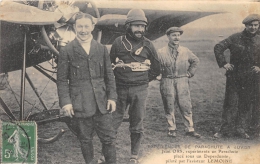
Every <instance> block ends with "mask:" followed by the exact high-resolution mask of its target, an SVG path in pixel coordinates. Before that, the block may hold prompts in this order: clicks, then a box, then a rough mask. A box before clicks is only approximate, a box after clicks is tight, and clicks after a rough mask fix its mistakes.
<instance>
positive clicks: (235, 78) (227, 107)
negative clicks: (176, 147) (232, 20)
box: [214, 14, 260, 139]
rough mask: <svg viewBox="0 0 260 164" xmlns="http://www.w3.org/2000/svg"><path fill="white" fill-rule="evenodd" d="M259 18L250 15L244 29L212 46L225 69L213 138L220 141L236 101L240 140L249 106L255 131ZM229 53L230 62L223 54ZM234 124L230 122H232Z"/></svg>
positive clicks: (257, 115)
mask: <svg viewBox="0 0 260 164" xmlns="http://www.w3.org/2000/svg"><path fill="white" fill-rule="evenodd" d="M259 21H260V15H258V14H251V15H249V16H247V17H246V18H245V19H244V20H243V22H242V23H243V24H245V29H244V30H243V31H242V32H239V33H236V34H233V35H231V36H230V37H228V38H227V39H225V40H223V41H221V42H220V43H218V44H217V45H216V46H215V47H214V52H215V56H216V59H217V62H218V65H219V67H220V68H222V67H223V68H225V69H226V70H227V72H226V76H227V82H226V94H225V101H224V106H223V107H224V109H223V113H222V125H221V127H220V130H219V132H217V133H216V134H215V135H214V137H215V138H220V137H221V136H222V135H223V134H225V133H226V131H227V130H226V127H228V126H229V125H230V124H231V123H232V120H230V119H232V116H231V115H230V114H231V113H232V112H234V111H232V110H235V108H236V106H235V105H236V104H237V101H238V113H237V115H238V116H237V117H236V118H235V123H236V126H237V127H236V131H237V133H238V134H239V135H240V136H241V137H243V138H247V139H248V138H249V135H248V134H247V132H246V130H245V128H246V119H247V115H248V113H249V111H250V108H251V107H252V120H251V126H252V128H253V129H255V130H257V129H258V130H259V115H260V113H259V112H260V111H259V102H260V101H259V93H260V92H259V82H260V78H259V73H260V68H259V67H260V36H259V35H257V31H258V28H259ZM227 49H229V50H230V62H227V60H226V58H225V56H224V51H225V50H227ZM233 122H234V121H233ZM229 130H230V129H229Z"/></svg>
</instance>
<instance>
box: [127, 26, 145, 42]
mask: <svg viewBox="0 0 260 164" xmlns="http://www.w3.org/2000/svg"><path fill="white" fill-rule="evenodd" d="M127 33H128V34H129V35H130V36H131V37H132V38H134V39H135V40H143V38H144V32H143V31H135V32H133V31H132V30H131V28H128V29H127ZM135 34H141V37H140V38H139V37H137V36H136V35H135Z"/></svg>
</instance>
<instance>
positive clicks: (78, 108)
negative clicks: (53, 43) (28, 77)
mask: <svg viewBox="0 0 260 164" xmlns="http://www.w3.org/2000/svg"><path fill="white" fill-rule="evenodd" d="M74 28H75V31H76V38H75V39H74V40H73V41H72V42H70V43H69V44H68V45H66V46H65V47H64V48H63V49H62V51H61V53H60V55H59V60H58V73H57V87H58V95H59V102H60V106H61V108H62V110H63V111H64V112H65V115H67V116H70V117H72V118H73V120H74V121H75V122H76V124H77V127H78V129H79V132H78V134H77V137H78V139H79V141H80V143H81V150H82V154H83V157H84V159H85V161H86V163H87V164H90V163H91V164H92V163H93V158H94V157H93V144H92V136H93V132H94V130H96V133H97V135H98V137H99V138H100V141H101V143H102V153H103V154H104V157H105V160H106V163H107V164H116V150H115V139H116V132H115V130H114V128H113V126H112V114H111V113H112V112H113V111H115V109H116V103H115V101H116V99H117V94H116V86H115V79H114V74H113V71H112V66H111V61H110V57H109V55H108V52H107V49H106V47H105V46H104V45H102V44H100V43H98V42H96V41H95V40H93V37H92V34H91V32H92V31H93V29H94V21H93V18H92V16H91V15H89V14H83V13H79V14H78V15H76V17H75V24H74Z"/></svg>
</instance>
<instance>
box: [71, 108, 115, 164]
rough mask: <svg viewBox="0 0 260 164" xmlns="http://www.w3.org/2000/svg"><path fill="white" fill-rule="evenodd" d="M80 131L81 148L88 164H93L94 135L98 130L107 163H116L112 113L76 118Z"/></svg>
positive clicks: (98, 113) (97, 113)
mask: <svg viewBox="0 0 260 164" xmlns="http://www.w3.org/2000/svg"><path fill="white" fill-rule="evenodd" d="M74 121H75V122H76V123H77V125H78V128H79V132H78V134H77V136H78V139H79V141H80V143H81V150H82V154H83V157H84V159H85V162H86V164H92V163H93V159H94V151H93V143H92V140H93V136H94V131H96V133H97V135H98V137H99V139H100V141H101V143H102V153H103V154H104V157H105V160H106V164H116V148H115V139H116V132H115V130H114V128H113V126H112V114H101V113H100V112H99V110H97V112H96V114H95V115H94V116H92V117H88V118H74Z"/></svg>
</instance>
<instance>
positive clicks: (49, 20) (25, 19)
mask: <svg viewBox="0 0 260 164" xmlns="http://www.w3.org/2000/svg"><path fill="white" fill-rule="evenodd" d="M0 11H1V14H0V21H6V22H11V23H18V24H30V25H47V24H53V23H55V22H57V21H58V20H59V19H60V18H61V17H62V14H61V13H57V12H50V11H43V10H40V9H38V8H36V7H33V6H28V5H24V4H20V3H16V2H9V1H3V2H1V4H0Z"/></svg>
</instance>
